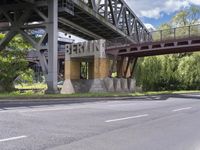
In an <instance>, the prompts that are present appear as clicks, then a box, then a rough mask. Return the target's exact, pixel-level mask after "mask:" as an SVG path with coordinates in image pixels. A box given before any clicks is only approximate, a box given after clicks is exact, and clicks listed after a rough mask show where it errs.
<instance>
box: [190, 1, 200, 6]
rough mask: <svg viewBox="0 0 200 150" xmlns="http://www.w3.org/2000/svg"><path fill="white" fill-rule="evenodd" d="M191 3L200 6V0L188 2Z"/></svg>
mask: <svg viewBox="0 0 200 150" xmlns="http://www.w3.org/2000/svg"><path fill="white" fill-rule="evenodd" d="M188 1H189V2H190V3H192V4H195V5H200V0H188Z"/></svg>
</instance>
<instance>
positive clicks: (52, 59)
mask: <svg viewBox="0 0 200 150" xmlns="http://www.w3.org/2000/svg"><path fill="white" fill-rule="evenodd" d="M47 3H48V21H49V24H48V76H47V85H48V89H47V91H46V93H49V94H54V93H58V89H57V80H58V79H57V68H58V66H57V63H58V62H57V61H58V43H57V40H58V0H48V1H47Z"/></svg>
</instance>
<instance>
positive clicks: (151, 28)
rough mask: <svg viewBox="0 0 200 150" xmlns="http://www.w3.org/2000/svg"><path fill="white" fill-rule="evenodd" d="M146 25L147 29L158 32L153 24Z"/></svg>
mask: <svg viewBox="0 0 200 150" xmlns="http://www.w3.org/2000/svg"><path fill="white" fill-rule="evenodd" d="M144 25H145V26H146V28H147V29H148V30H156V28H155V27H154V26H153V25H152V24H150V23H144Z"/></svg>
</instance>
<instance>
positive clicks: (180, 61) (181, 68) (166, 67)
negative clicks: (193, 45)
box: [136, 6, 200, 90]
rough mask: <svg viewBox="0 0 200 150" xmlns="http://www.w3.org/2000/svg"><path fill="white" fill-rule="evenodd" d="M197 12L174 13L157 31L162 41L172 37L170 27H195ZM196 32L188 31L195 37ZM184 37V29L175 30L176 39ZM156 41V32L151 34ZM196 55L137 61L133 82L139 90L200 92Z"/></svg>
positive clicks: (199, 63) (198, 57)
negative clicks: (192, 90)
mask: <svg viewBox="0 0 200 150" xmlns="http://www.w3.org/2000/svg"><path fill="white" fill-rule="evenodd" d="M199 18H200V8H199V7H197V6H191V7H190V8H189V9H187V10H182V11H180V12H178V13H177V14H176V15H175V16H174V17H173V18H172V20H171V21H170V22H169V23H165V24H163V25H161V26H160V27H159V30H164V31H163V32H162V36H163V38H165V39H168V38H170V36H172V35H173V32H174V31H173V27H179V26H183V25H191V24H196V23H198V21H199ZM197 33H198V32H197V28H196V27H195V26H194V27H193V28H192V29H191V34H194V35H196V34H197ZM185 35H188V27H185V28H179V29H177V32H176V36H177V37H180V36H185ZM153 38H154V39H155V40H160V32H155V33H154V34H153ZM199 68H200V53H194V54H193V53H182V54H171V55H164V56H154V57H146V58H140V59H139V61H138V64H137V67H136V81H137V85H138V86H142V87H143V90H179V89H200V69H199Z"/></svg>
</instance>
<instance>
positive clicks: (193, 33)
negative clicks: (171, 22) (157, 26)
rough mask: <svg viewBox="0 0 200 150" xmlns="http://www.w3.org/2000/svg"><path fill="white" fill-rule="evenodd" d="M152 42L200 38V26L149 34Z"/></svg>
mask: <svg viewBox="0 0 200 150" xmlns="http://www.w3.org/2000/svg"><path fill="white" fill-rule="evenodd" d="M151 35H152V41H153V42H159V41H166V40H177V39H187V38H188V39H189V38H192V37H200V24H197V25H190V26H183V27H177V28H170V29H166V30H158V31H153V32H151Z"/></svg>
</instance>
